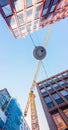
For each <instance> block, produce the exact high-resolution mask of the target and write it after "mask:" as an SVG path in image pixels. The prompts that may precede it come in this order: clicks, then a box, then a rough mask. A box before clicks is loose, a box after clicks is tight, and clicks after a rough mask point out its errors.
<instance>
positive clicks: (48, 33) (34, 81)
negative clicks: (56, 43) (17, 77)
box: [24, 25, 52, 116]
mask: <svg viewBox="0 0 68 130" xmlns="http://www.w3.org/2000/svg"><path fill="white" fill-rule="evenodd" d="M51 29H52V25H50V26H49V29H48V32H47V35H46V40H45V43H44V45H43V47H44V48H46V46H47V44H48V40H49V36H50V32H51ZM41 63H42V61H39V62H38V66H37V69H36V73H35V76H34V79H33V83H32V86H31V88H30V92H31V91H33V90H34V88H35V86H36V81H37V77H38V74H39V70H40V67H41ZM28 107H29V98H28V101H27V104H26V108H25V111H24V116H26V115H27V111H28Z"/></svg>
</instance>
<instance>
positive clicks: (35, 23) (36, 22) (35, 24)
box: [33, 20, 38, 29]
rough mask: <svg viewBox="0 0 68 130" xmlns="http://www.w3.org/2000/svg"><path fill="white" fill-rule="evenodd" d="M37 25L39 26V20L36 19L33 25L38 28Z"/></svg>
mask: <svg viewBox="0 0 68 130" xmlns="http://www.w3.org/2000/svg"><path fill="white" fill-rule="evenodd" d="M37 26H38V20H36V21H34V26H33V28H34V29H35V28H37Z"/></svg>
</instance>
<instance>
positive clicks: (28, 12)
mask: <svg viewBox="0 0 68 130" xmlns="http://www.w3.org/2000/svg"><path fill="white" fill-rule="evenodd" d="M30 15H32V9H29V10H27V17H28V16H30Z"/></svg>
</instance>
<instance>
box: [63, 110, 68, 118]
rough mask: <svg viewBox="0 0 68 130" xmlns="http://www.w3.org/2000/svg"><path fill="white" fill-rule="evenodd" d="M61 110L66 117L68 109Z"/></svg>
mask: <svg viewBox="0 0 68 130" xmlns="http://www.w3.org/2000/svg"><path fill="white" fill-rule="evenodd" d="M63 112H64V114H65V115H66V116H67V117H68V109H65V110H64V111H63Z"/></svg>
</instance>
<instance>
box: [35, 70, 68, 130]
mask: <svg viewBox="0 0 68 130" xmlns="http://www.w3.org/2000/svg"><path fill="white" fill-rule="evenodd" d="M36 87H37V90H38V93H39V96H40V100H41V103H42V106H43V110H44V113H45V116H46V118H47V121H48V124H49V127H50V130H68V70H66V71H64V72H62V73H60V74H57V75H55V76H52V77H50V78H48V79H45V80H44V81H41V82H39V83H37V86H36Z"/></svg>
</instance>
